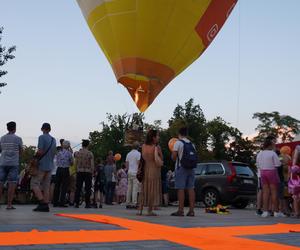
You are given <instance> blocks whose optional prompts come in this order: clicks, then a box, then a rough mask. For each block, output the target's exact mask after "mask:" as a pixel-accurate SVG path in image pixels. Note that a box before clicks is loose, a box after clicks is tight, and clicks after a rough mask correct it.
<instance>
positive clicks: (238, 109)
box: [236, 0, 242, 128]
mask: <svg viewBox="0 0 300 250" xmlns="http://www.w3.org/2000/svg"><path fill="white" fill-rule="evenodd" d="M241 2H242V0H239V2H238V5H239V8H238V86H237V108H236V127H237V128H238V127H239V123H240V94H241Z"/></svg>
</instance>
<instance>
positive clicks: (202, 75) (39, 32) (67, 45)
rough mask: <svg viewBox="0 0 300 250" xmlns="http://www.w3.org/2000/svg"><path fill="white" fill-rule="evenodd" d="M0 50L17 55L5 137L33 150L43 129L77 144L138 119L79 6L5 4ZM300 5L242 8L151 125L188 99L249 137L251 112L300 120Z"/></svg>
mask: <svg viewBox="0 0 300 250" xmlns="http://www.w3.org/2000/svg"><path fill="white" fill-rule="evenodd" d="M0 8H1V12H0V26H3V27H4V37H3V40H2V43H3V44H4V45H7V46H9V45H16V46H17V51H16V53H15V56H16V58H15V59H14V60H13V61H11V62H9V63H8V64H6V65H5V67H4V69H6V70H8V72H9V73H8V74H7V75H6V76H5V77H2V78H1V80H2V81H6V82H7V83H8V85H7V86H6V87H5V88H1V91H2V94H0V107H1V109H0V135H3V134H4V133H6V123H7V122H8V121H11V120H14V121H16V122H17V124H18V125H17V126H18V127H17V134H18V135H20V136H22V138H23V141H24V143H25V144H27V145H35V144H36V141H37V137H38V135H39V134H40V133H41V132H40V128H41V125H42V123H43V122H50V123H51V125H52V135H53V136H55V137H56V138H65V139H69V140H71V141H72V142H73V144H76V143H78V142H80V141H81V139H82V138H88V135H89V132H90V131H94V130H100V129H101V126H100V123H101V122H102V121H106V113H112V114H123V113H129V114H131V113H134V112H137V111H138V109H137V108H136V106H135V104H134V103H133V101H132V99H131V98H130V96H129V94H128V92H127V90H126V89H125V88H124V87H123V86H122V85H120V84H117V81H116V79H115V77H114V74H113V72H112V69H111V67H110V64H109V63H108V62H107V60H106V58H105V56H104V54H103V53H102V52H101V50H100V48H99V46H98V45H97V43H96V41H95V39H94V38H93V35H92V33H91V32H90V30H89V28H88V26H87V24H86V22H85V19H84V18H83V16H82V14H81V11H80V9H79V7H78V5H77V3H76V1H75V0H64V1H62V0H51V1H40V0H26V1H20V0H0ZM299 11H300V1H299V0H286V1H282V0H263V1H261V0H251V1H250V0H239V3H238V5H237V6H236V7H235V9H234V10H233V12H232V14H231V16H230V17H229V18H228V20H227V22H226V23H225V25H224V26H223V28H222V30H221V31H220V33H219V34H218V36H217V37H216V38H215V40H214V41H213V42H212V44H211V45H210V46H209V48H208V49H207V50H206V51H205V53H204V54H203V55H202V56H201V57H200V58H199V59H198V60H197V61H196V62H194V63H193V64H192V65H191V66H189V67H188V68H187V69H186V70H185V71H184V72H183V73H181V74H180V75H179V76H178V77H177V78H176V79H174V80H173V81H172V82H171V83H170V84H169V85H168V86H167V87H166V88H165V89H164V90H163V92H162V93H161V94H160V95H159V96H158V97H157V98H156V100H155V101H154V103H153V104H152V105H151V106H150V108H149V109H148V110H147V111H146V112H145V116H146V121H147V122H153V121H154V120H162V122H163V125H164V126H166V125H167V121H168V120H169V118H170V117H171V116H172V113H173V110H174V108H175V107H176V105H177V104H181V105H183V104H184V103H185V102H186V101H187V100H189V99H190V98H194V101H195V103H196V104H199V105H200V106H201V108H202V110H203V112H204V114H205V116H206V118H207V119H208V120H211V119H213V118H215V117H217V116H221V117H222V118H223V119H224V120H225V121H227V122H229V123H230V124H231V125H232V126H235V127H237V128H239V129H240V130H241V131H242V132H243V133H244V134H245V135H253V134H254V133H255V127H256V126H257V121H256V120H253V119H252V115H253V113H255V112H272V111H279V112H280V113H281V114H285V115H291V116H293V117H295V118H297V119H300V109H299V96H300V95H299V94H300V85H299V84H300V76H299V71H300V49H299V44H300V28H299V24H300V15H299Z"/></svg>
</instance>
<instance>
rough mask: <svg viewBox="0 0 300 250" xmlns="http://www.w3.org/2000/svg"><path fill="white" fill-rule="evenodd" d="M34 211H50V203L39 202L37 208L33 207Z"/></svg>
mask: <svg viewBox="0 0 300 250" xmlns="http://www.w3.org/2000/svg"><path fill="white" fill-rule="evenodd" d="M33 211H34V212H49V211H50V209H49V206H48V204H39V205H38V206H37V207H36V208H35V209H33Z"/></svg>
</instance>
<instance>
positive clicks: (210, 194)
mask: <svg viewBox="0 0 300 250" xmlns="http://www.w3.org/2000/svg"><path fill="white" fill-rule="evenodd" d="M219 201H220V198H219V193H218V191H217V190H215V189H212V188H210V189H207V190H205V191H204V199H203V202H204V204H205V206H206V207H215V206H217V205H218V203H219Z"/></svg>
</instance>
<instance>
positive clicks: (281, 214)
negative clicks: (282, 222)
mask: <svg viewBox="0 0 300 250" xmlns="http://www.w3.org/2000/svg"><path fill="white" fill-rule="evenodd" d="M274 217H275V218H280V217H281V218H285V217H286V215H285V214H284V213H282V212H278V213H277V212H274Z"/></svg>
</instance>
